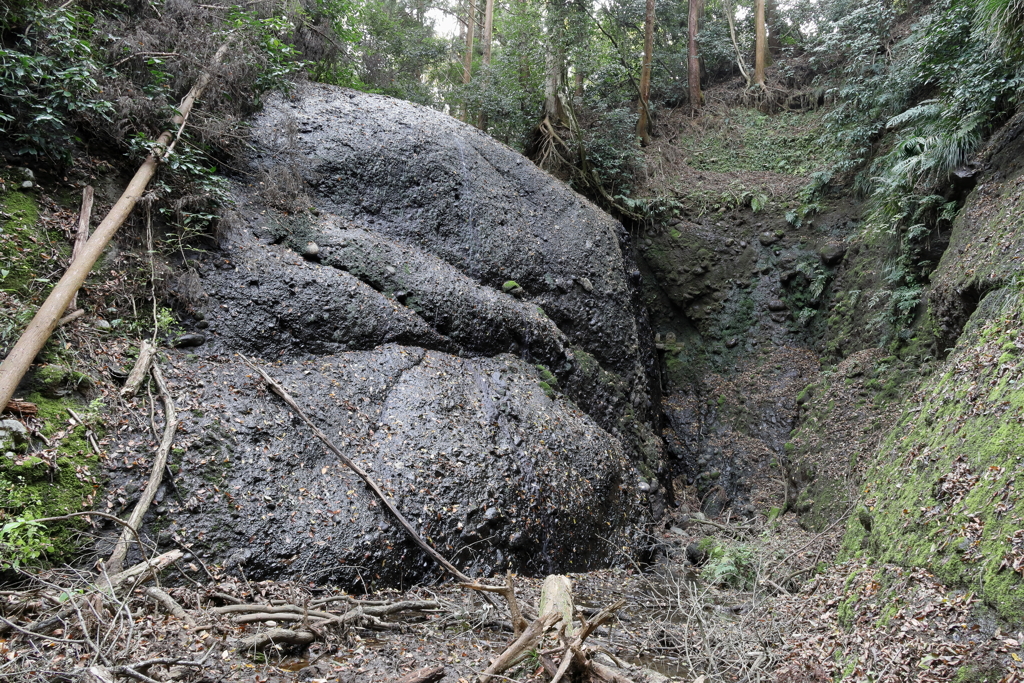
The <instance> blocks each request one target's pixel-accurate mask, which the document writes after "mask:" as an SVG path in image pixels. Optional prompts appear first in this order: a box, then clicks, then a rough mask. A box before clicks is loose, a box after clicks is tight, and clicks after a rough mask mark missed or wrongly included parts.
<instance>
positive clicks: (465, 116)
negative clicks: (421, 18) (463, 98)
mask: <svg viewBox="0 0 1024 683" xmlns="http://www.w3.org/2000/svg"><path fill="white" fill-rule="evenodd" d="M474 29H476V0H469V12H468V13H467V15H466V56H465V57H464V58H463V60H462V83H463V85H469V82H470V80H471V79H472V78H473V32H474ZM462 120H463V121H469V102H463V104H462Z"/></svg>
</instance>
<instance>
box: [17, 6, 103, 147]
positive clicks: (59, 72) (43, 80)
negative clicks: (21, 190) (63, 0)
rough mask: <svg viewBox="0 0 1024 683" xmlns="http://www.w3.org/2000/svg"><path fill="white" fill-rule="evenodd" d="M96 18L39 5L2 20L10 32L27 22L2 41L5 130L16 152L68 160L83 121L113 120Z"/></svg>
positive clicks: (79, 12)
mask: <svg viewBox="0 0 1024 683" xmlns="http://www.w3.org/2000/svg"><path fill="white" fill-rule="evenodd" d="M92 23H93V16H92V14H90V13H89V12H86V11H85V10H81V9H77V8H74V7H68V8H66V9H50V8H47V7H45V6H36V5H29V6H28V7H26V8H24V9H23V11H22V12H20V13H13V14H12V13H8V14H7V15H5V16H4V17H3V20H2V22H0V28H2V29H5V32H6V30H11V29H15V28H20V27H24V28H23V29H22V30H21V31H20V32H12V33H13V34H14V35H15V36H16V40H14V41H12V42H11V43H7V42H6V41H5V42H4V44H3V45H2V46H0V134H3V135H5V136H8V138H9V141H10V142H11V143H13V146H14V149H13V151H14V152H15V153H16V154H20V155H32V156H48V157H50V158H51V159H54V160H58V161H60V162H64V163H66V162H69V161H70V152H71V147H70V144H69V143H71V142H72V141H73V140H74V139H76V138H77V136H78V124H79V122H81V121H82V120H83V119H92V120H93V121H97V120H103V121H109V116H110V114H111V112H112V110H113V108H112V105H111V104H110V102H108V101H106V100H105V99H103V98H102V97H101V94H102V89H101V87H100V84H99V81H98V78H99V74H100V71H101V68H102V64H101V63H100V61H99V60H97V58H96V54H95V50H94V48H93V46H92V42H91V38H92Z"/></svg>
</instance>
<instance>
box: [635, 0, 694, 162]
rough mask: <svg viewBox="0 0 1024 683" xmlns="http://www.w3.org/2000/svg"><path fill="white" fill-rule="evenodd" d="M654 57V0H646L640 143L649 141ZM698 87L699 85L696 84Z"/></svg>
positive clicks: (641, 71) (638, 135)
mask: <svg viewBox="0 0 1024 683" xmlns="http://www.w3.org/2000/svg"><path fill="white" fill-rule="evenodd" d="M653 59H654V0H647V12H646V14H645V16H644V63H643V67H642V68H641V70H640V102H639V110H640V111H639V114H640V118H639V120H638V121H637V122H636V135H637V137H638V138H640V144H642V145H645V146H646V145H648V144H649V143H650V142H651V130H650V129H651V111H650V95H651V61H652V60H653ZM698 87H699V86H698Z"/></svg>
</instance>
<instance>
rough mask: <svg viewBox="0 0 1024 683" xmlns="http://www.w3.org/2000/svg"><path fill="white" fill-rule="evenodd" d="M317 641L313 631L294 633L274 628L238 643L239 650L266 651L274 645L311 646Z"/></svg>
mask: <svg viewBox="0 0 1024 683" xmlns="http://www.w3.org/2000/svg"><path fill="white" fill-rule="evenodd" d="M314 640H316V635H315V634H314V633H313V632H311V631H292V630H289V629H286V628H272V629H269V630H267V631H264V632H263V633H256V634H254V635H251V636H248V637H246V638H242V639H241V640H240V641H238V649H239V650H266V649H267V648H271V647H273V646H274V645H281V644H283V645H309V644H310V643H312V642H313V641H314Z"/></svg>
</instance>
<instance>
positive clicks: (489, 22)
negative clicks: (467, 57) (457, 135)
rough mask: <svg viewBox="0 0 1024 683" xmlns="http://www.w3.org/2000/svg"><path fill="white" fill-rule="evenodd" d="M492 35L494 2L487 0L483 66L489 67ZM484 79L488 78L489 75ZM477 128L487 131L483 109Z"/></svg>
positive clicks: (485, 115)
mask: <svg viewBox="0 0 1024 683" xmlns="http://www.w3.org/2000/svg"><path fill="white" fill-rule="evenodd" d="M493 33H494V0H487V3H486V4H485V5H484V35H483V40H484V66H485V67H490V66H491V38H492V36H493ZM486 78H488V79H489V78H490V76H489V75H487V76H486ZM477 126H478V127H479V128H480V130H483V131H486V130H487V112H486V111H484V108H483V107H481V108H480V118H479V120H478V121H477Z"/></svg>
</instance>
